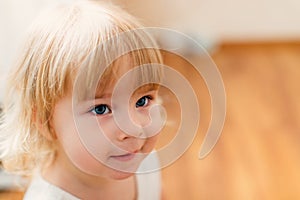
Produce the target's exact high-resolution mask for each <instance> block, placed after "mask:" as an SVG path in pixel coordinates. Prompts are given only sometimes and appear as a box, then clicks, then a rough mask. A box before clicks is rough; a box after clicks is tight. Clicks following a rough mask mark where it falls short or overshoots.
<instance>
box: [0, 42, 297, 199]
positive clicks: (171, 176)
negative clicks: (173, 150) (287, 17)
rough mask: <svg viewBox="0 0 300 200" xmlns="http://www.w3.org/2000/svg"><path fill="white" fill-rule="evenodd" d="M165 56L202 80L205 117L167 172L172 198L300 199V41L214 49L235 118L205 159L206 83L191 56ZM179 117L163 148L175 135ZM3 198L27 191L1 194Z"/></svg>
mask: <svg viewBox="0 0 300 200" xmlns="http://www.w3.org/2000/svg"><path fill="white" fill-rule="evenodd" d="M165 57H166V61H167V64H169V65H173V66H174V67H175V68H177V69H179V70H180V71H181V73H182V74H184V75H186V76H187V77H188V78H189V79H190V80H191V82H192V83H193V85H194V86H195V90H196V94H197V96H198V98H199V103H200V110H201V122H200V129H199V133H198V135H197V137H196V138H195V140H194V142H193V144H192V145H191V146H190V148H189V149H188V150H187V151H186V152H185V154H184V155H183V156H182V157H181V158H180V159H178V160H177V161H176V162H175V163H173V164H172V165H170V166H168V167H166V168H164V169H163V171H162V172H163V183H164V198H165V199H167V200H183V199H189V200H202V199H203V200H248V199H249V200H253V199H263V200H282V199H288V200H289V199H300V42H299V43H268V44H259V43H256V44H251V43H249V44H234V43H230V44H229V43H227V44H223V45H221V47H220V48H219V50H218V51H216V52H215V53H214V54H213V59H214V61H215V63H216V64H217V66H218V68H219V70H220V72H221V74H222V77H223V80H224V84H225V88H226V94H227V117H226V122H225V126H224V131H223V133H222V135H221V138H220V140H219V141H218V143H217V145H216V146H215V148H214V149H213V151H212V152H211V153H210V154H209V155H208V156H207V157H206V158H205V159H203V160H199V159H198V153H199V149H200V145H201V143H202V141H203V138H204V135H205V133H206V132H205V131H206V129H207V127H208V123H209V119H210V103H209V95H208V93H207V90H206V88H205V84H204V82H203V80H202V79H201V77H198V76H197V75H195V73H193V72H191V71H190V68H189V65H188V64H187V63H186V62H185V61H183V60H180V59H178V58H173V57H172V56H169V55H166V56H165ZM172 99H173V98H172ZM172 99H170V98H169V99H167V101H166V102H167V103H165V104H166V109H167V111H168V112H169V116H170V121H173V122H174V121H176V120H178V119H179V118H178V116H180V113H179V112H177V111H175V110H176V109H174V106H175V107H176V106H178V102H176V101H173V100H172ZM173 124H175V125H176V123H170V127H167V128H166V130H165V131H164V133H163V134H162V135H161V140H160V142H159V144H158V148H161V147H162V146H164V145H166V144H167V143H168V142H169V141H170V139H172V138H173V137H174V134H173V132H174V130H176V128H177V127H176V126H172V125H173ZM174 127H175V128H174ZM2 199H5V200H10V199H21V195H20V194H19V193H18V194H15V195H14V194H12V193H0V200H2Z"/></svg>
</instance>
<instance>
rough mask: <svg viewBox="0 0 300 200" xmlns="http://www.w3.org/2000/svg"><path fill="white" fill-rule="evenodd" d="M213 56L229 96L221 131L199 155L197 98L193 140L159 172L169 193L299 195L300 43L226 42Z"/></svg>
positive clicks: (212, 198) (234, 197)
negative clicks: (202, 155) (207, 151)
mask: <svg viewBox="0 0 300 200" xmlns="http://www.w3.org/2000/svg"><path fill="white" fill-rule="evenodd" d="M213 59H214V61H215V63H216V64H217V66H218V67H219V70H220V72H221V74H222V77H223V79H224V84H225V88H226V94H227V117H226V122H225V126H224V131H223V133H222V135H221V138H220V140H219V142H218V143H217V145H216V146H215V148H214V149H213V151H212V152H211V153H210V154H209V156H208V157H206V158H205V159H203V160H198V159H197V155H198V151H199V147H200V144H201V143H202V141H203V137H204V135H203V134H204V133H205V131H204V130H203V128H204V129H205V128H207V123H208V119H209V116H208V117H207V113H208V114H209V112H207V110H208V109H207V107H208V106H209V103H208V101H207V100H205V101H202V103H204V106H203V105H202V109H200V110H201V111H203V110H204V112H202V113H201V116H202V117H203V119H202V122H203V121H204V122H203V123H202V125H200V130H199V134H198V136H197V138H196V139H195V141H194V143H193V144H192V146H191V147H190V149H189V150H188V151H187V152H186V153H185V154H184V155H183V156H182V157H181V158H180V159H179V160H177V162H175V163H174V164H173V165H171V166H169V167H167V168H165V169H164V170H163V179H164V189H165V197H166V199H172V200H182V199H195V200H198V199H199V200H201V199H204V200H221V199H222V200H224V199H228V200H241V199H242V200H247V199H249V200H250V199H251V200H252V199H264V200H266V199H267V200H277V199H278V200H282V199H300V183H299V180H300V43H272V44H223V45H222V46H221V47H220V49H219V51H217V52H216V53H215V54H214V55H213ZM167 61H168V62H170V63H172V62H173V61H172V59H171V58H169V59H168V60H167ZM178 63H180V62H179V61H176V62H173V64H175V65H177V64H178ZM179 65H180V64H179ZM193 81H194V83H195V84H197V83H198V82H197V80H193ZM202 92H203V90H202V89H201V92H200V98H201V97H202V94H203V96H204V97H205V98H207V94H205V93H202ZM203 113H204V114H203Z"/></svg>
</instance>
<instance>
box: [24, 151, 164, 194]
mask: <svg viewBox="0 0 300 200" xmlns="http://www.w3.org/2000/svg"><path fill="white" fill-rule="evenodd" d="M159 166H160V164H159V160H158V157H157V154H156V152H152V153H151V154H149V156H147V157H146V158H145V159H144V160H143V162H142V163H141V165H140V167H139V169H138V170H137V174H136V183H137V199H138V200H159V199H160V198H161V174H160V170H159ZM154 169H155V170H156V171H154V172H149V173H144V172H145V171H153V170H154ZM24 200H80V199H79V198H77V197H75V196H73V195H72V194H70V193H68V192H66V191H64V190H62V189H61V188H59V187H57V186H55V185H53V184H51V183H49V182H47V181H46V180H44V179H43V178H42V177H41V176H37V177H35V178H34V180H33V181H32V182H31V184H30V185H29V187H28V189H27V191H26V193H25V196H24Z"/></svg>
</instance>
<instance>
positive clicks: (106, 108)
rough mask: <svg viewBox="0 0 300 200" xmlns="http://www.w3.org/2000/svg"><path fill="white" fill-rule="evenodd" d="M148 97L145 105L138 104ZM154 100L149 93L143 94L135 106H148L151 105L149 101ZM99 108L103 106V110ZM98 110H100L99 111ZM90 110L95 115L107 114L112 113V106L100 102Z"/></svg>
mask: <svg viewBox="0 0 300 200" xmlns="http://www.w3.org/2000/svg"><path fill="white" fill-rule="evenodd" d="M144 98H145V99H146V103H144V104H143V105H138V102H139V101H141V100H142V99H144ZM151 100H153V97H152V96H150V95H147V96H143V97H141V98H139V99H138V100H137V102H136V103H135V107H136V108H138V107H147V106H148V105H149V103H150V102H149V101H151ZM99 108H102V110H103V109H104V110H103V111H102V110H101V112H99V110H98V109H99ZM97 110H98V111H97ZM90 112H92V113H93V114H94V115H105V114H108V113H111V108H110V107H109V106H108V105H106V104H100V105H96V106H95V107H94V108H93V109H92V110H91V111H90Z"/></svg>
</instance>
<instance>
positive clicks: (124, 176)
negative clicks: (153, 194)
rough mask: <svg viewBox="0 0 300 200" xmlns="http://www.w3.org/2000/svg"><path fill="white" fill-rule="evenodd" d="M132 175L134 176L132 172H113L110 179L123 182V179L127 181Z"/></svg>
mask: <svg viewBox="0 0 300 200" xmlns="http://www.w3.org/2000/svg"><path fill="white" fill-rule="evenodd" d="M133 175H134V173H133V172H122V171H117V170H114V172H113V173H112V174H111V175H110V178H112V179H114V180H123V179H127V178H129V177H131V176H133Z"/></svg>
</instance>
